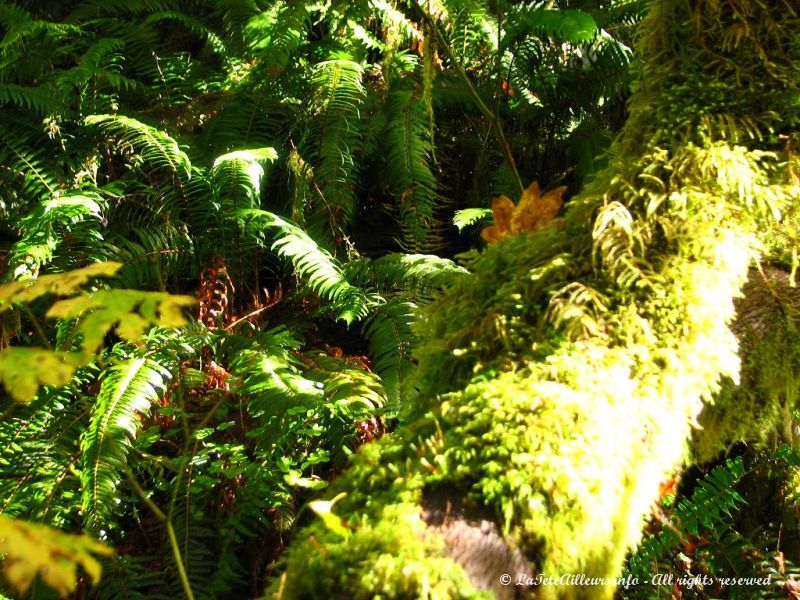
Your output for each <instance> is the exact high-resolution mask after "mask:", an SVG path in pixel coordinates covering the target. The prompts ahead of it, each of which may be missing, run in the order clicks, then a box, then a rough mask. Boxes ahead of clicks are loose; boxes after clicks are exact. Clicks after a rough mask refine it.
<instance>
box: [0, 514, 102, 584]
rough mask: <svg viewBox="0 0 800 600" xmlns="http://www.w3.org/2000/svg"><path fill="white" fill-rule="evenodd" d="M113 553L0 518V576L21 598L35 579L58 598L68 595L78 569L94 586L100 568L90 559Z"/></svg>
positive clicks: (91, 543) (80, 538) (58, 533)
mask: <svg viewBox="0 0 800 600" xmlns="http://www.w3.org/2000/svg"><path fill="white" fill-rule="evenodd" d="M113 552H114V551H113V550H112V549H111V548H109V547H107V546H105V545H103V544H101V543H100V542H98V541H96V540H93V539H92V538H90V537H87V536H85V535H72V534H68V533H64V532H61V531H59V530H57V529H53V528H51V527H47V526H46V525H40V524H38V523H26V522H24V521H19V520H17V519H11V518H8V517H5V516H2V515H0V555H4V556H5V560H4V561H3V574H4V575H5V578H6V580H7V581H8V583H9V584H11V587H13V588H14V589H16V590H17V591H19V593H20V594H21V595H22V594H24V593H25V592H26V591H27V589H28V588H29V587H30V585H31V583H33V580H34V579H35V578H36V577H37V576H38V577H41V578H42V579H43V580H44V582H45V583H46V584H47V585H49V586H50V587H51V588H53V589H54V590H55V591H56V592H57V593H58V594H59V595H61V596H66V595H68V594H69V593H70V592H72V591H73V590H74V589H75V585H76V584H77V574H78V569H77V568H78V567H79V566H80V567H82V568H83V570H84V571H85V572H86V574H87V575H89V578H90V579H91V580H92V582H93V583H97V581H98V580H99V579H100V573H101V567H100V563H98V562H97V560H96V559H95V558H94V557H93V556H92V555H93V554H95V555H97V554H104V555H110V554H113Z"/></svg>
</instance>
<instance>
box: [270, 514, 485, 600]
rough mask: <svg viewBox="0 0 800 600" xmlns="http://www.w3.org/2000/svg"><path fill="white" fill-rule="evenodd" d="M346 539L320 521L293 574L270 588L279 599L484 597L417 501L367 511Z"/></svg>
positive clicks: (293, 560)
mask: <svg viewBox="0 0 800 600" xmlns="http://www.w3.org/2000/svg"><path fill="white" fill-rule="evenodd" d="M352 530H353V532H352V534H350V535H348V536H347V537H346V538H343V537H341V536H340V535H337V534H336V533H334V532H333V531H330V530H327V529H325V528H324V526H322V525H319V524H317V525H316V526H314V527H312V528H310V529H309V530H307V531H306V533H305V535H304V542H305V544H306V549H305V550H304V551H303V552H302V553H298V552H291V553H290V554H289V556H288V560H287V561H286V566H287V574H286V575H285V576H284V577H283V578H280V579H278V580H276V581H274V582H273V585H272V587H271V589H270V590H268V593H269V594H270V595H275V597H278V598H324V599H325V600H329V599H330V598H336V597H341V598H348V599H350V598H352V599H353V600H362V599H363V600H366V599H372V598H381V599H391V598H409V599H411V598H419V599H429V600H448V599H450V598H463V599H467V598H469V599H474V600H479V599H481V598H487V597H490V596H487V595H486V594H482V593H480V592H478V591H476V590H475V589H474V588H473V587H472V585H471V584H470V583H469V580H468V579H467V576H466V573H464V571H463V570H462V569H461V568H460V567H459V566H458V565H457V564H455V563H454V562H453V561H452V560H450V559H448V558H446V557H445V556H444V555H443V546H444V543H443V540H442V539H441V536H438V535H436V534H433V533H431V532H430V531H428V530H426V527H425V524H424V522H423V520H422V516H421V513H420V509H419V507H418V505H416V504H408V503H401V504H390V505H387V506H385V507H384V508H383V510H382V511H380V514H379V515H377V518H376V519H374V520H373V519H371V518H368V517H366V516H362V517H361V518H360V522H359V523H358V524H357V525H355V526H353V527H352Z"/></svg>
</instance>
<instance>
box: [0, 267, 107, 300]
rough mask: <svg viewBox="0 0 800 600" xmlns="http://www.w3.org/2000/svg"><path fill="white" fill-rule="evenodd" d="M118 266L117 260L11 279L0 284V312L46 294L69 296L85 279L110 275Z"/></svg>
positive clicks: (76, 290) (78, 288) (77, 289)
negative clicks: (11, 280)
mask: <svg viewBox="0 0 800 600" xmlns="http://www.w3.org/2000/svg"><path fill="white" fill-rule="evenodd" d="M120 267H122V263H118V262H102V263H95V264H93V265H89V266H88V267H84V268H82V269H76V270H74V271H68V272H66V273H55V274H53V275H42V276H41V277H38V278H36V279H26V280H23V281H13V282H11V283H7V284H5V285H0V312H3V311H5V310H8V308H9V307H10V306H11V305H12V304H15V303H26V302H31V301H33V300H36V299H37V298H40V297H41V296H45V295H47V294H55V295H56V296H71V295H72V294H75V293H76V292H78V291H79V290H80V288H81V286H82V285H84V284H85V283H86V282H87V281H90V280H92V279H94V278H95V277H110V276H111V275H114V273H116V272H117V271H118V270H119V269H120Z"/></svg>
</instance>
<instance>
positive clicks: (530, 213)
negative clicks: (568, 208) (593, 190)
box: [511, 181, 567, 233]
mask: <svg viewBox="0 0 800 600" xmlns="http://www.w3.org/2000/svg"><path fill="white" fill-rule="evenodd" d="M566 189H567V188H566V187H563V186H562V187H558V188H555V189H554V190H550V191H549V192H546V193H545V194H544V195H542V194H541V190H540V189H539V183H538V182H536V181H534V182H533V183H532V184H531V185H529V186H528V188H527V189H526V190H525V191H524V192H523V193H522V198H520V201H519V204H518V205H517V208H516V210H514V215H513V217H512V218H511V231H512V233H521V232H523V231H538V230H539V229H542V228H543V227H545V226H546V225H548V224H549V223H550V222H551V221H552V220H553V219H554V218H555V216H556V215H557V214H558V211H559V210H560V209H561V205H562V204H563V203H564V200H563V198H562V196H563V195H564V191H565V190H566Z"/></svg>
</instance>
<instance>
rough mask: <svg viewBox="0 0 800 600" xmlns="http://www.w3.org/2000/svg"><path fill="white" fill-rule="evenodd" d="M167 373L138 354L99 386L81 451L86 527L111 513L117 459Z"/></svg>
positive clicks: (97, 524)
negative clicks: (137, 356)
mask: <svg viewBox="0 0 800 600" xmlns="http://www.w3.org/2000/svg"><path fill="white" fill-rule="evenodd" d="M170 377H171V376H170V373H169V371H167V370H166V369H164V368H163V367H162V366H161V365H159V364H158V363H156V362H155V361H153V360H151V359H149V358H146V357H139V358H133V359H129V360H126V361H125V362H123V363H122V364H119V365H117V366H115V367H112V368H111V369H110V370H109V371H108V373H107V375H106V377H105V379H104V380H103V384H102V386H101V388H100V393H99V394H98V395H97V401H96V404H95V406H94V409H93V411H92V418H91V423H90V425H89V429H88V430H87V431H86V433H85V435H84V438H83V442H82V444H81V450H82V452H83V458H82V469H81V471H82V474H81V480H82V482H83V510H84V522H85V524H86V527H87V528H88V529H89V530H91V531H95V532H96V531H99V530H100V529H101V528H103V527H104V526H106V525H107V523H108V522H109V519H110V518H111V515H112V514H113V513H114V507H115V498H116V497H117V494H118V491H117V488H118V487H119V485H120V482H121V480H122V477H123V476H122V464H121V461H122V460H125V457H126V456H127V453H128V449H129V448H130V443H131V440H133V439H134V438H136V436H137V435H138V433H139V430H140V428H141V415H145V416H147V415H149V414H150V406H151V405H152V404H153V402H155V401H156V400H158V398H159V397H160V396H161V394H163V393H164V390H165V389H166V382H167V381H168V380H169V379H170Z"/></svg>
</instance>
